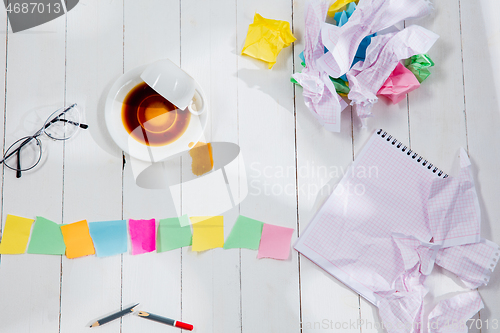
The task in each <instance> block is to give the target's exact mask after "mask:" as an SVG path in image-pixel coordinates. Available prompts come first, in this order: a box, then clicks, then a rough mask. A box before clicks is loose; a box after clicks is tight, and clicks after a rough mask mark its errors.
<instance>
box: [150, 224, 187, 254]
mask: <svg viewBox="0 0 500 333" xmlns="http://www.w3.org/2000/svg"><path fill="white" fill-rule="evenodd" d="M181 222H182V223H181ZM181 225H184V227H181ZM156 237H157V241H156V243H157V249H156V251H157V252H165V251H170V250H174V249H178V248H180V247H184V246H190V245H191V243H192V240H193V235H192V234H191V226H190V223H189V218H188V216H187V215H183V216H181V217H180V218H177V217H173V218H169V219H163V220H160V225H159V226H158V233H157V236H156Z"/></svg>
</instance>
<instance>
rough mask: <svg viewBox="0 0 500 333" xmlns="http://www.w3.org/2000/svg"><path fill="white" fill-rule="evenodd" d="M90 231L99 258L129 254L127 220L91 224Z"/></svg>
mask: <svg viewBox="0 0 500 333" xmlns="http://www.w3.org/2000/svg"><path fill="white" fill-rule="evenodd" d="M89 231H90V237H92V241H93V242H94V247H95V251H96V255H97V256H98V257H107V256H113V255H115V254H120V253H125V252H127V222H126V221H125V220H119V221H102V222H90V223H89Z"/></svg>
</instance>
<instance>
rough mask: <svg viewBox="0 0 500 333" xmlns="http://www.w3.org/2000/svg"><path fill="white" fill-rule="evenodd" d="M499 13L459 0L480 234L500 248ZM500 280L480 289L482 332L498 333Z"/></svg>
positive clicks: (485, 4)
mask: <svg viewBox="0 0 500 333" xmlns="http://www.w3.org/2000/svg"><path fill="white" fill-rule="evenodd" d="M499 11H500V3H499V2H498V1H492V0H486V1H478V2H475V3H469V2H468V1H460V12H461V22H462V45H463V60H464V81H465V107H466V111H467V134H468V135H467V137H468V142H469V154H470V157H471V160H472V167H473V168H474V176H475V180H476V186H477V187H478V189H479V202H480V204H481V214H482V225H481V228H482V231H481V235H482V236H483V237H485V238H487V239H491V240H493V241H494V242H496V243H497V244H499V243H500V227H499V225H498V220H499V218H500V208H499V207H498V200H497V199H498V196H499V194H500V181H499V178H498V165H500V156H499V155H498V153H497V151H498V149H497V148H496V147H497V146H498V145H499V144H500V134H499V132H498V128H499V126H500V99H499V96H500V74H499V73H500V66H499V64H498V61H497V59H498V58H499V57H500V38H499V36H500V23H499V22H498V19H497V18H496V17H495V16H496V15H495V14H496V13H498V12H499ZM499 285H500V276H499V272H498V267H497V270H496V271H495V272H494V273H493V274H492V278H491V280H490V283H489V284H488V286H486V287H481V288H479V292H480V294H481V296H482V298H483V302H484V304H485V309H484V310H482V311H481V313H480V318H481V321H482V324H483V328H482V330H481V331H482V332H495V331H496V330H497V328H498V326H497V328H495V326H494V321H495V320H497V323H498V319H499V318H500V288H499Z"/></svg>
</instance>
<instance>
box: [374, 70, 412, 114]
mask: <svg viewBox="0 0 500 333" xmlns="http://www.w3.org/2000/svg"><path fill="white" fill-rule="evenodd" d="M418 87H420V82H418V80H417V78H416V77H415V75H413V73H412V72H411V71H410V70H409V69H407V68H406V67H405V66H403V65H402V64H401V63H400V62H399V63H398V64H397V65H396V68H394V70H393V71H392V73H391V75H389V77H388V78H387V80H385V82H384V85H383V86H382V88H380V90H379V91H378V92H377V95H381V96H385V97H387V98H388V99H390V100H391V102H392V103H394V104H397V103H399V102H400V101H401V100H402V99H403V98H405V96H406V94H408V93H409V92H410V91H413V90H415V89H417V88H418Z"/></svg>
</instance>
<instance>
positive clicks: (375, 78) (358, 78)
mask: <svg viewBox="0 0 500 333" xmlns="http://www.w3.org/2000/svg"><path fill="white" fill-rule="evenodd" d="M353 15H354V14H353ZM438 38H439V36H438V35H436V34H435V33H433V32H432V31H429V30H427V29H424V28H422V27H420V26H418V25H412V26H409V27H408V28H406V29H403V30H401V31H399V32H396V33H390V34H386V35H378V36H375V37H373V38H372V40H371V43H370V45H369V46H368V48H367V49H366V58H365V61H364V62H361V61H360V62H358V63H356V64H355V65H354V66H353V67H352V68H351V69H350V70H349V71H348V72H347V79H348V81H349V88H350V89H351V90H350V92H349V95H348V97H349V99H350V100H351V101H352V102H351V104H354V105H355V106H356V112H357V114H358V116H359V117H360V118H361V121H362V124H363V126H364V127H365V126H366V119H365V118H367V117H369V116H371V108H372V106H373V104H375V103H376V102H377V100H378V98H377V96H376V94H377V92H378V91H379V90H380V88H381V87H382V85H383V84H384V82H385V81H386V80H387V78H388V77H389V75H390V74H391V73H392V71H393V70H394V68H396V66H397V64H398V63H399V60H401V59H406V58H409V57H411V56H412V55H415V54H419V53H426V52H427V51H429V49H430V48H431V46H432V45H433V44H434V43H435V42H436V40H437V39H438Z"/></svg>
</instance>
